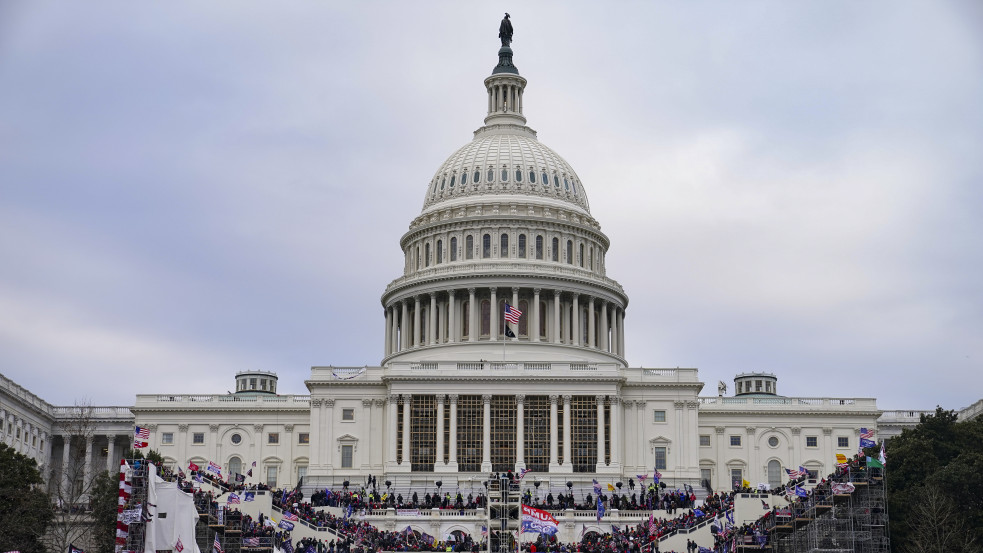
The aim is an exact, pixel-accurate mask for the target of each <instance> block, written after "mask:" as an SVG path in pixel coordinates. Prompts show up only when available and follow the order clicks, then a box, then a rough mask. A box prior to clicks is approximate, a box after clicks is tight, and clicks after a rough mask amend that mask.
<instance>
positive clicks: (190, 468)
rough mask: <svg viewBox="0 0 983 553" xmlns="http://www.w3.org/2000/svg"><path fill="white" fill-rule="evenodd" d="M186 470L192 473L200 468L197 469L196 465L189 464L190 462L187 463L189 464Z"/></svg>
mask: <svg viewBox="0 0 983 553" xmlns="http://www.w3.org/2000/svg"><path fill="white" fill-rule="evenodd" d="M188 470H193V471H197V470H201V468H200V467H198V465H196V464H194V463H190V462H189V463H188Z"/></svg>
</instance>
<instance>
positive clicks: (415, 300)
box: [413, 296, 420, 348]
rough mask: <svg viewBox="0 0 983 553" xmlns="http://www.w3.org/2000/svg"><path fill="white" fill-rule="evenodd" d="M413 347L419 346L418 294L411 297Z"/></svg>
mask: <svg viewBox="0 0 983 553" xmlns="http://www.w3.org/2000/svg"><path fill="white" fill-rule="evenodd" d="M413 347H415V348H418V347H420V296H414V297H413Z"/></svg>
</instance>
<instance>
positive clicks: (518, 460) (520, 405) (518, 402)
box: [515, 394, 526, 472]
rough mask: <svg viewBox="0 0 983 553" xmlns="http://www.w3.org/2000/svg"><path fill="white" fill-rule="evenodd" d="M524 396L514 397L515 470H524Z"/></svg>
mask: <svg viewBox="0 0 983 553" xmlns="http://www.w3.org/2000/svg"><path fill="white" fill-rule="evenodd" d="M525 402H526V396H525V395H523V394H517V395H516V396H515V421H516V424H515V470H516V472H518V471H520V470H522V469H524V468H526V406H525Z"/></svg>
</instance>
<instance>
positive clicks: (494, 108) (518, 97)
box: [488, 84, 523, 115]
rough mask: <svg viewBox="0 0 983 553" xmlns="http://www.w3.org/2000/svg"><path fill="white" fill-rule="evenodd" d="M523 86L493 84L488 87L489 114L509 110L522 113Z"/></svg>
mask: <svg viewBox="0 0 983 553" xmlns="http://www.w3.org/2000/svg"><path fill="white" fill-rule="evenodd" d="M522 92H523V88H522V87H521V86H518V85H514V84H493V85H491V86H489V87H488V114H489V115H491V114H493V113H498V112H508V111H509V106H512V109H511V111H512V112H513V113H520V114H521V113H522Z"/></svg>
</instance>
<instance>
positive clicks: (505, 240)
mask: <svg viewBox="0 0 983 553" xmlns="http://www.w3.org/2000/svg"><path fill="white" fill-rule="evenodd" d="M508 256H509V235H508V234H505V233H502V238H501V240H499V248H498V257H508Z"/></svg>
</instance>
